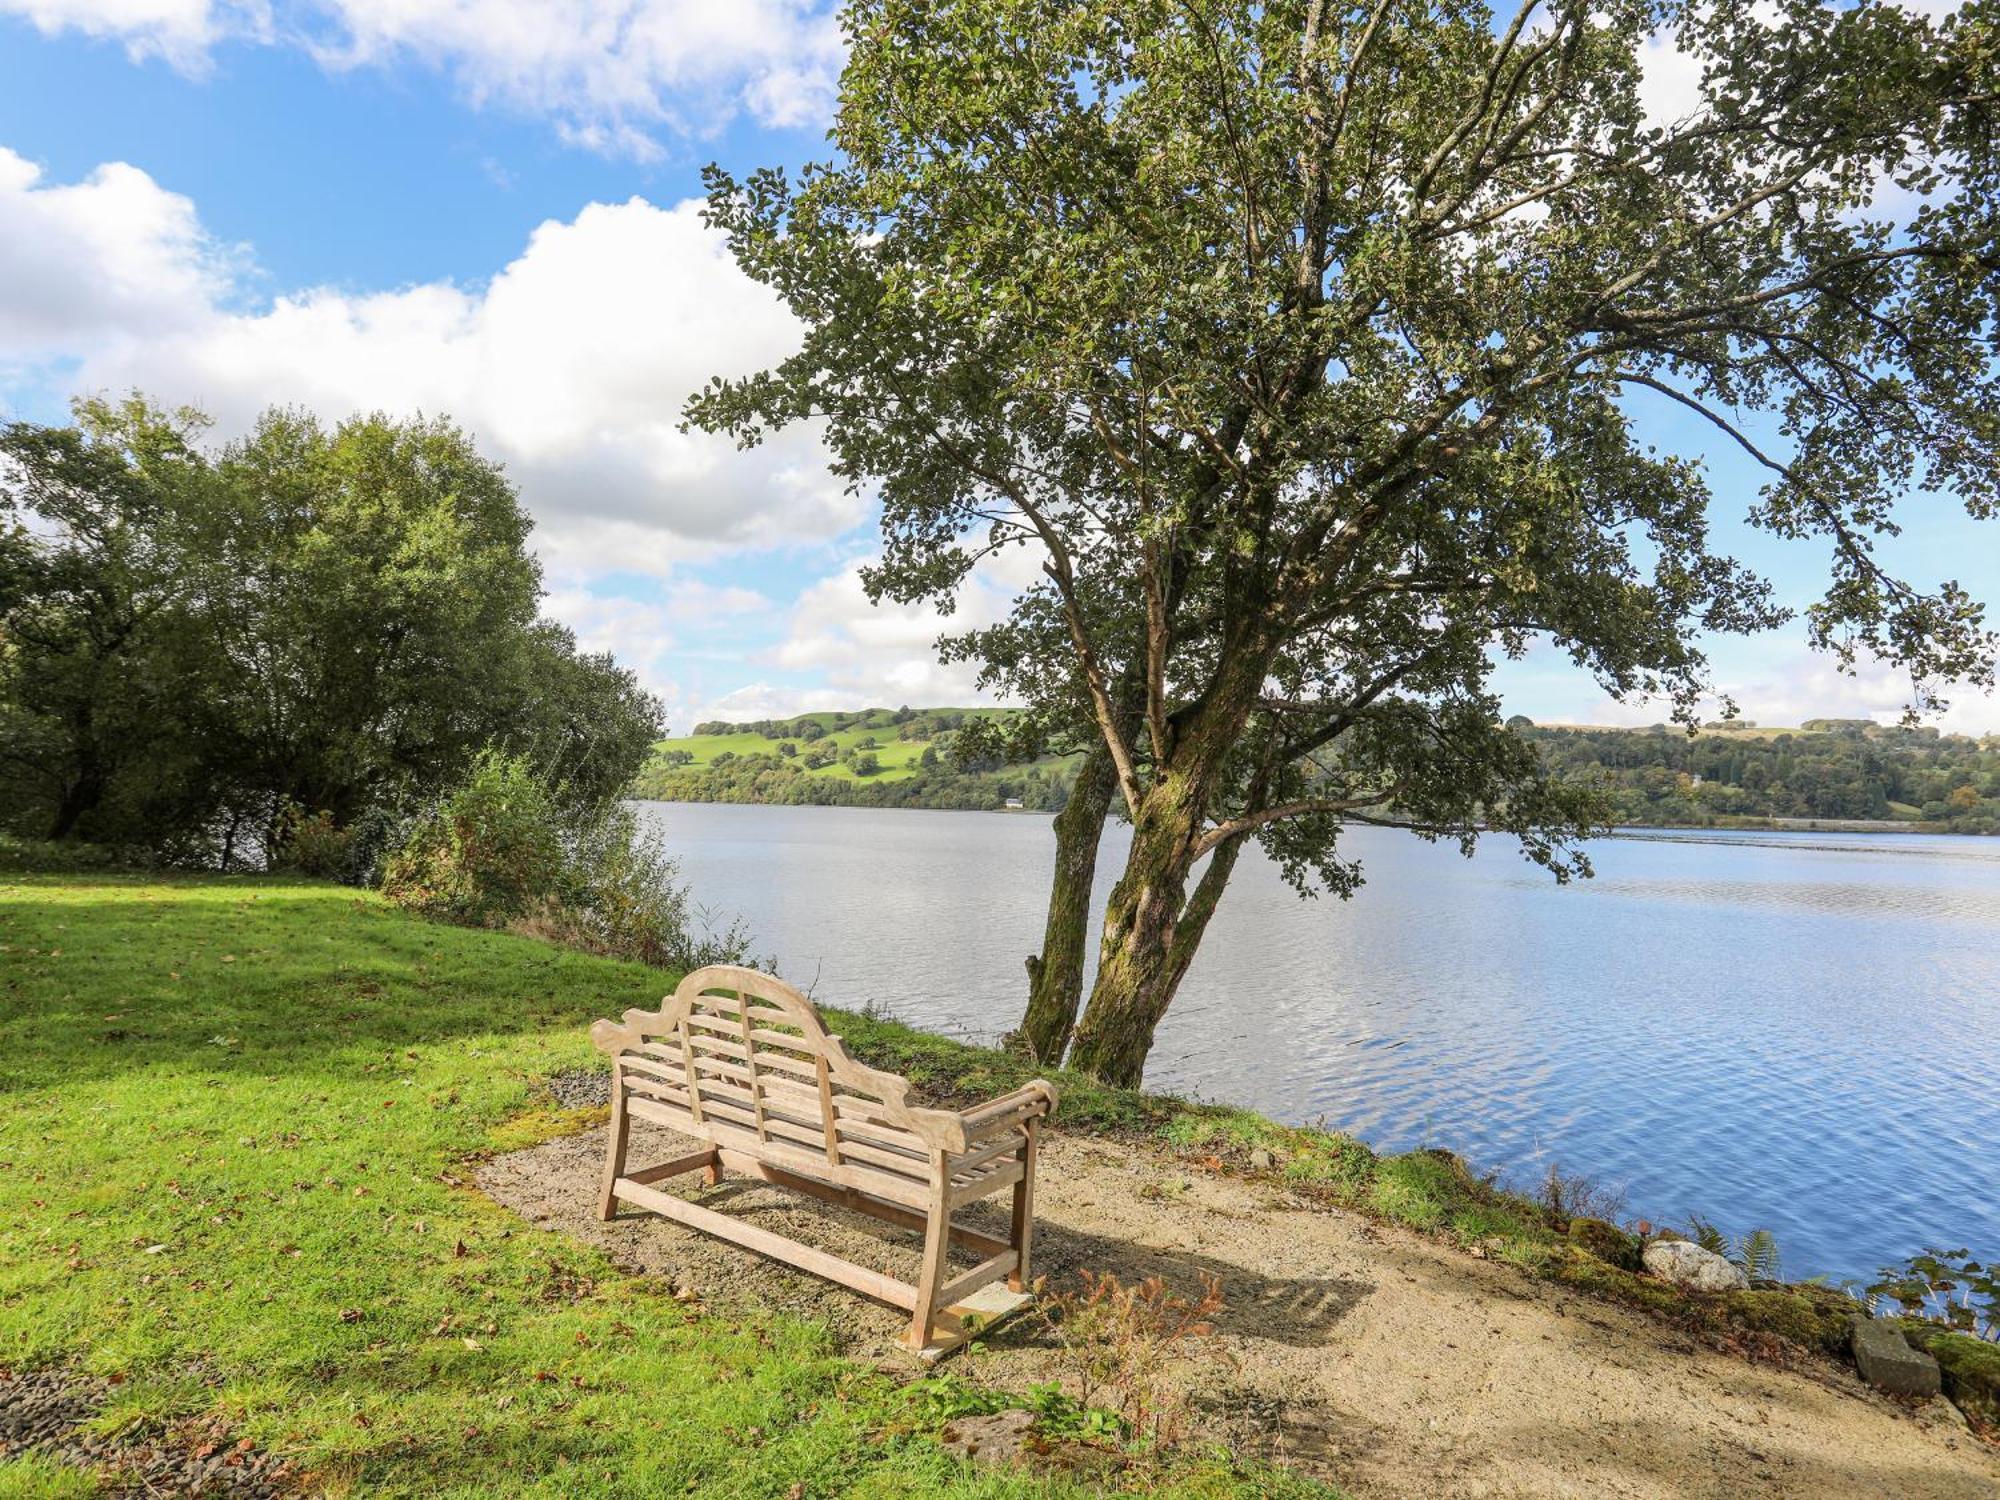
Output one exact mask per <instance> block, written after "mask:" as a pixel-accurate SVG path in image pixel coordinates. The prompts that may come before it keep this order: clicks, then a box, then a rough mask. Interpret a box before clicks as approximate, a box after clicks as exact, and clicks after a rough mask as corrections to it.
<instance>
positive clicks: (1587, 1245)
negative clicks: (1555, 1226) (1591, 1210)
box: [1569, 1219, 1639, 1271]
mask: <svg viewBox="0 0 2000 1500" xmlns="http://www.w3.org/2000/svg"><path fill="white" fill-rule="evenodd" d="M1569 1240H1570V1243H1571V1244H1572V1245H1578V1246H1581V1247H1582V1248H1583V1249H1585V1250H1588V1251H1589V1252H1590V1253H1591V1254H1592V1255H1594V1256H1596V1257H1597V1258H1598V1259H1599V1260H1601V1261H1604V1262H1606V1263H1607V1264H1610V1265H1614V1266H1620V1267H1622V1268H1623V1269H1625V1270H1627V1271H1636V1270H1638V1269H1639V1242H1638V1241H1637V1240H1636V1239H1634V1238H1633V1237H1632V1236H1631V1235H1629V1234H1627V1233H1626V1232H1625V1231H1624V1230H1622V1229H1620V1228H1619V1227H1618V1226H1617V1225H1616V1224H1611V1223H1607V1222H1606V1221H1605V1220H1603V1219H1571V1220H1570V1221H1569Z"/></svg>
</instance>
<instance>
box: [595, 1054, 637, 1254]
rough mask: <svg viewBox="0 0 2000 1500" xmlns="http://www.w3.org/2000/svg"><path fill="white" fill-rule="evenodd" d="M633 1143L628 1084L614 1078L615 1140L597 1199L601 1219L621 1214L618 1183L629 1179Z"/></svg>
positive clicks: (610, 1144)
mask: <svg viewBox="0 0 2000 1500" xmlns="http://www.w3.org/2000/svg"><path fill="white" fill-rule="evenodd" d="M631 1139H632V1117H631V1116H630V1115H628V1114H626V1113H625V1087H624V1080H623V1079H622V1078H620V1077H619V1076H618V1074H617V1073H616V1072H615V1071H614V1072H613V1073H612V1075H611V1137H610V1140H609V1141H607V1142H606V1144H605V1151H604V1186H603V1189H602V1191H600V1192H599V1194H598V1198H597V1217H598V1218H600V1219H609V1218H610V1217H611V1216H612V1215H613V1214H615V1213H617V1212H618V1187H617V1184H618V1179H619V1178H620V1177H622V1176H624V1175H625V1148H626V1146H627V1145H629V1144H630V1142H631Z"/></svg>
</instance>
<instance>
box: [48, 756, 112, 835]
mask: <svg viewBox="0 0 2000 1500" xmlns="http://www.w3.org/2000/svg"><path fill="white" fill-rule="evenodd" d="M104 784H105V781H104V775H103V773H102V772H100V771H98V770H97V769H96V768H95V767H86V768H85V769H84V770H82V771H80V772H78V773H77V776H76V778H75V780H73V781H71V782H70V784H69V785H68V786H67V787H65V788H63V794H62V800H61V801H60V802H58V803H57V804H56V811H55V817H54V819H53V820H52V821H51V822H50V824H49V838H50V840H51V841H52V842H60V841H62V840H63V839H66V838H68V837H69V836H70V835H71V834H72V833H74V832H75V831H76V825H77V823H78V821H79V820H80V819H82V817H83V815H84V814H85V813H87V812H89V811H91V810H92V809H93V808H95V807H96V806H97V804H98V803H100V802H102V801H103V800H104Z"/></svg>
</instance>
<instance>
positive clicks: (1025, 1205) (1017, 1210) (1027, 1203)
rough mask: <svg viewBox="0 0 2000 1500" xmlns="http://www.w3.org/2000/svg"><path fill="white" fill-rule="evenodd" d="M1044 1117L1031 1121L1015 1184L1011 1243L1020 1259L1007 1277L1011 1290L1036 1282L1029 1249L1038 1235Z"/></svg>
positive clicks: (1017, 1290)
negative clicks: (1039, 1131)
mask: <svg viewBox="0 0 2000 1500" xmlns="http://www.w3.org/2000/svg"><path fill="white" fill-rule="evenodd" d="M1039 1124H1040V1121H1037V1120H1030V1121H1028V1122H1027V1139H1026V1140H1024V1141H1023V1142H1022V1143H1021V1180H1020V1181H1019V1182H1017V1183H1015V1184H1014V1223H1013V1230H1012V1232H1011V1233H1010V1234H1009V1235H1008V1236H1007V1243H1008V1244H1010V1245H1012V1246H1013V1247H1014V1254H1015V1256H1016V1260H1015V1262H1014V1270H1013V1273H1012V1274H1011V1275H1010V1276H1008V1278H1007V1287H1008V1290H1010V1291H1015V1292H1025V1291H1026V1290H1027V1289H1028V1288H1029V1286H1030V1285H1032V1272H1031V1271H1030V1270H1029V1267H1028V1251H1029V1249H1030V1246H1031V1244H1032V1242H1033V1240H1034V1237H1035V1129H1036V1126H1037V1125H1039Z"/></svg>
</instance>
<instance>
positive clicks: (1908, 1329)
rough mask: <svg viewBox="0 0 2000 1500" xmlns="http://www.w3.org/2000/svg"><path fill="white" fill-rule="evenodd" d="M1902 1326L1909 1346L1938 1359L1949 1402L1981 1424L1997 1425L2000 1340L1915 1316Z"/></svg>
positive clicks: (1989, 1426)
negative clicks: (1974, 1334) (1957, 1331)
mask: <svg viewBox="0 0 2000 1500" xmlns="http://www.w3.org/2000/svg"><path fill="white" fill-rule="evenodd" d="M1902 1328H1903V1337H1904V1338H1905V1339H1906V1340H1908V1341H1909V1343H1910V1344H1911V1346H1912V1347H1914V1348H1917V1349H1922V1350H1924V1351H1926V1352H1927V1353H1929V1354H1930V1356H1931V1357H1932V1358H1933V1359H1935V1360H1936V1361H1937V1362H1938V1366H1939V1368H1940V1370H1941V1371H1942V1375H1943V1379H1944V1393H1945V1395H1946V1396H1948V1397H1950V1398H1951V1401H1952V1403H1953V1404H1954V1405H1955V1406H1957V1407H1958V1409H1959V1410H1960V1411H1962V1412H1964V1413H1965V1415H1966V1416H1968V1417H1970V1418H1972V1419H1973V1421H1975V1422H1977V1423H1979V1424H1980V1425H1981V1426H1983V1427H1985V1428H1989V1429H1993V1428H2000V1344H1995V1343H1992V1342H1990V1341H1989V1340H1986V1339H1982V1338H1976V1337H1974V1336H1973V1335H1972V1334H1969V1333H1954V1332H1953V1331H1951V1330H1950V1329H1947V1328H1941V1327H1939V1326H1938V1325H1937V1324H1935V1323H1926V1322H1921V1321H1919V1320H1917V1319H1914V1318H1905V1319H1903V1320H1902Z"/></svg>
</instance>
